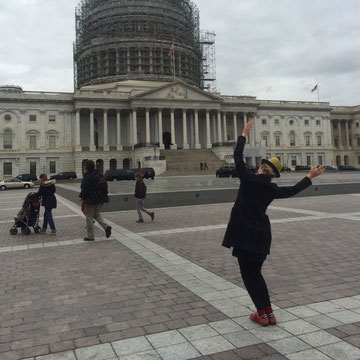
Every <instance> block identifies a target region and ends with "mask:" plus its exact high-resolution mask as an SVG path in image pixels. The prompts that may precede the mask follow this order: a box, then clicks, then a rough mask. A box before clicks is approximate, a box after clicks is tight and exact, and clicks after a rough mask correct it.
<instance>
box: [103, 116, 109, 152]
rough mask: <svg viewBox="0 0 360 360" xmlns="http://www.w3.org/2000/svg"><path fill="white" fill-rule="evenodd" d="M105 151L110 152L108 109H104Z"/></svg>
mask: <svg viewBox="0 0 360 360" xmlns="http://www.w3.org/2000/svg"><path fill="white" fill-rule="evenodd" d="M104 151H109V135H108V109H104Z"/></svg>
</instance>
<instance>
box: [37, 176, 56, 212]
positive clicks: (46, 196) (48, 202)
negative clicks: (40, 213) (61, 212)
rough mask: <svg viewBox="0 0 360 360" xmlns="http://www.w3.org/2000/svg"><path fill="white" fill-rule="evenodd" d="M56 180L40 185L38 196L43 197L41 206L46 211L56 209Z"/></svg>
mask: <svg viewBox="0 0 360 360" xmlns="http://www.w3.org/2000/svg"><path fill="white" fill-rule="evenodd" d="M55 192H56V187H55V180H48V181H44V182H43V183H41V184H40V188H39V191H38V192H37V195H38V196H39V197H41V205H42V206H44V208H46V209H55V208H56V206H57V201H56V197H55Z"/></svg>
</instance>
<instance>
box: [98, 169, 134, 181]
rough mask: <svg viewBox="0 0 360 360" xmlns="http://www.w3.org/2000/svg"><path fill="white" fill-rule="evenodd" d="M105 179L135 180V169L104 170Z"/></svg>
mask: <svg viewBox="0 0 360 360" xmlns="http://www.w3.org/2000/svg"><path fill="white" fill-rule="evenodd" d="M105 179H106V180H107V181H117V180H135V171H134V170H129V169H113V170H106V171H105Z"/></svg>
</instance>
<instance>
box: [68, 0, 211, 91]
mask: <svg viewBox="0 0 360 360" xmlns="http://www.w3.org/2000/svg"><path fill="white" fill-rule="evenodd" d="M75 20H76V23H75V24H76V39H75V42H74V87H75V89H78V88H80V87H82V86H85V85H93V84H101V83H109V82H114V81H121V80H129V79H131V80H151V81H174V78H175V79H181V80H183V81H185V82H188V83H190V84H192V85H195V86H198V87H200V88H204V89H206V90H210V91H211V90H212V89H213V87H211V86H209V82H211V81H212V82H213V83H215V82H214V80H211V81H210V80H209V78H213V77H214V71H213V70H214V69H215V65H214V62H215V55H214V54H215V52H214V51H215V50H214V49H215V34H213V33H212V34H213V35H214V36H213V40H214V42H213V43H212V45H210V44H209V43H208V42H203V41H202V39H201V34H200V16H199V10H198V8H197V7H196V5H195V4H194V3H193V2H192V1H190V0H81V1H80V3H79V5H78V7H77V8H76V11H75ZM172 44H174V49H175V50H174V52H173V54H171V56H169V50H170V47H171V45H172ZM212 48H213V50H212ZM209 56H210V58H211V57H212V60H209V58H208V57H209ZM174 62H175V64H174ZM209 71H210V73H211V75H210V77H209ZM215 73H216V70H215Z"/></svg>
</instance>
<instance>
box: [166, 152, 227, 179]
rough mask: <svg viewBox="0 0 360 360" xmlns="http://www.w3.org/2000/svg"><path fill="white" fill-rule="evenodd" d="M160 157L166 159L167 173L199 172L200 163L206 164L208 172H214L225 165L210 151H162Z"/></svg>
mask: <svg viewBox="0 0 360 360" xmlns="http://www.w3.org/2000/svg"><path fill="white" fill-rule="evenodd" d="M160 155H161V156H164V157H165V159H166V168H167V171H199V172H200V174H203V172H201V171H200V163H205V162H206V164H207V166H208V168H209V170H213V171H214V170H216V169H218V168H219V167H221V166H222V165H223V164H225V161H223V160H220V159H219V158H218V157H217V156H216V154H215V153H214V152H213V151H212V150H205V149H201V150H162V151H161V152H160Z"/></svg>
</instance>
